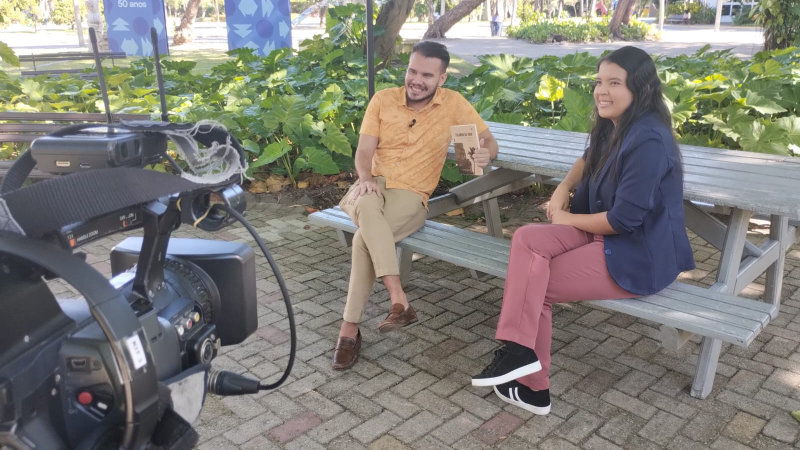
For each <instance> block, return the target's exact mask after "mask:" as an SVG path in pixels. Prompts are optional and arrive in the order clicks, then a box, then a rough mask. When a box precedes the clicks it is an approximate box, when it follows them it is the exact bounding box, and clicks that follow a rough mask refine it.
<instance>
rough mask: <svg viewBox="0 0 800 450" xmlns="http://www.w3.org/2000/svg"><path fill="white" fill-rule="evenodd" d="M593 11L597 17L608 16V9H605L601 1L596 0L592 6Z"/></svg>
mask: <svg viewBox="0 0 800 450" xmlns="http://www.w3.org/2000/svg"><path fill="white" fill-rule="evenodd" d="M594 10H595V12H596V13H597V15H598V16H601V17H602V16H605V15H606V14H608V9H607V8H606V5H605V3H603V0H597V3H596V4H595V5H594Z"/></svg>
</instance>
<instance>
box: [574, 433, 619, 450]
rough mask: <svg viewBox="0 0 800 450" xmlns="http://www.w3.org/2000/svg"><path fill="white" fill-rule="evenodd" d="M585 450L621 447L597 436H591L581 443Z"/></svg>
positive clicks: (608, 449)
mask: <svg viewBox="0 0 800 450" xmlns="http://www.w3.org/2000/svg"><path fill="white" fill-rule="evenodd" d="M583 448H585V449H586V450H621V449H622V447H620V446H618V445H616V444H613V443H611V442H609V441H607V440H605V439H603V438H601V437H599V436H592V437H590V438H589V440H587V441H586V443H584V444H583Z"/></svg>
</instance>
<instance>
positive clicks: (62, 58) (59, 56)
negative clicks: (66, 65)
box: [19, 52, 127, 78]
mask: <svg viewBox="0 0 800 450" xmlns="http://www.w3.org/2000/svg"><path fill="white" fill-rule="evenodd" d="M100 58H101V59H110V60H111V65H114V60H117V59H125V58H127V55H126V54H125V52H101V53H100ZM86 60H91V61H94V53H90V52H64V53H40V54H38V55H21V56H20V57H19V62H20V63H31V64H33V70H22V72H21V74H22V76H23V77H35V76H39V75H50V76H57V75H61V74H63V73H68V74H77V75H79V76H81V77H83V78H94V77H95V76H96V75H95V73H93V72H92V73H84V72H85V69H47V65H44V66H42V63H46V62H50V63H60V62H72V61H86ZM37 63H39V67H37V66H36V64H37Z"/></svg>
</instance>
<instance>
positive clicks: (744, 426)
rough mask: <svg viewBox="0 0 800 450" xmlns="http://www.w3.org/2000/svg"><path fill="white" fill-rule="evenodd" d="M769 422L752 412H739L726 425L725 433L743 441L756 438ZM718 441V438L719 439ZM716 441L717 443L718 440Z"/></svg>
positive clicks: (746, 441)
mask: <svg viewBox="0 0 800 450" xmlns="http://www.w3.org/2000/svg"><path fill="white" fill-rule="evenodd" d="M766 424H767V422H766V421H764V420H762V419H760V418H758V417H754V416H752V415H750V414H747V413H744V412H739V413H737V414H736V416H734V417H733V419H732V420H731V421H730V422H729V423H728V426H727V427H725V430H724V431H723V434H724V435H725V436H727V437H730V438H732V439H734V440H736V441H738V442H741V443H744V444H746V443H748V442H750V441H752V440H753V439H755V437H756V435H758V433H760V432H761V430H762V429H763V428H764V425H766ZM717 441H718V440H717ZM717 441H715V443H716V442H717Z"/></svg>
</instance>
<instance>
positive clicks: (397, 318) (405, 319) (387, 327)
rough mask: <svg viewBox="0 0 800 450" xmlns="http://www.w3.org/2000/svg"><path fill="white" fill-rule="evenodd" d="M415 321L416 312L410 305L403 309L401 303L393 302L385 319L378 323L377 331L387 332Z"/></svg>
mask: <svg viewBox="0 0 800 450" xmlns="http://www.w3.org/2000/svg"><path fill="white" fill-rule="evenodd" d="M416 321H417V313H416V311H414V308H412V307H411V305H408V308H406V309H405V310H403V305H401V304H399V303H395V304H394V305H392V309H390V310H389V315H388V316H386V319H384V320H383V322H381V323H380V325H378V331H380V332H381V334H383V333H388V332H390V331H394V330H396V329H398V328H403V327H404V326H406V325H409V324H412V323H414V322H416Z"/></svg>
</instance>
